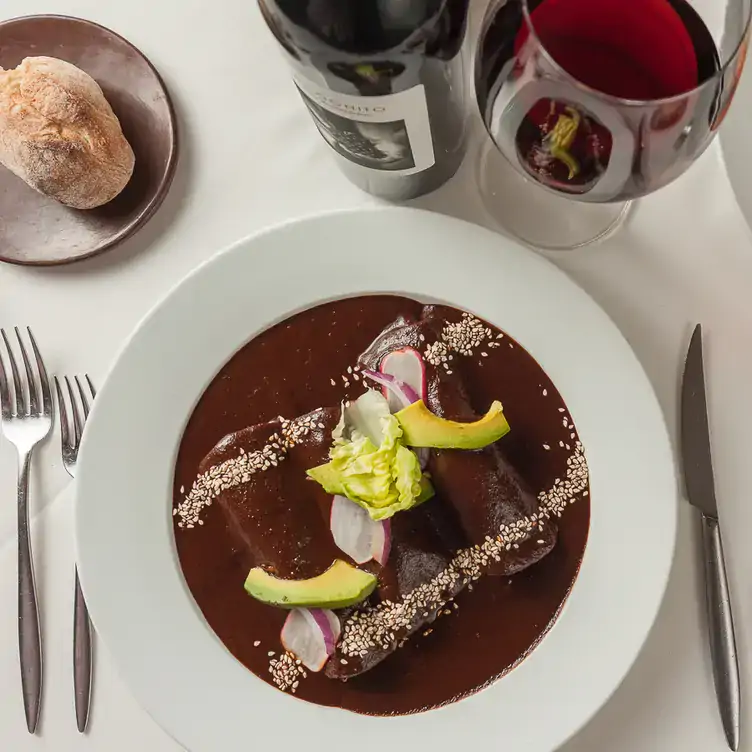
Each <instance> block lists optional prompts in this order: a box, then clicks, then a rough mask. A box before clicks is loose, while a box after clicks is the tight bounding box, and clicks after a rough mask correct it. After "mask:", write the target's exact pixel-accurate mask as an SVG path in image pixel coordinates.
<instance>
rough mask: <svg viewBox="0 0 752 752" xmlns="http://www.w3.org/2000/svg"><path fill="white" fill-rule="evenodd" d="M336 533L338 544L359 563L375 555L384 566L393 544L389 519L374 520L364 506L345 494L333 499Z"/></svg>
mask: <svg viewBox="0 0 752 752" xmlns="http://www.w3.org/2000/svg"><path fill="white" fill-rule="evenodd" d="M330 527H331V530H332V537H333V538H334V542H335V543H336V544H337V547H338V548H340V549H341V550H342V551H344V552H345V553H346V554H347V555H348V556H349V557H350V558H351V559H352V560H353V561H354V562H356V563H357V564H365V563H366V562H367V561H370V560H371V559H376V561H377V562H378V563H379V564H381V566H384V565H385V564H386V561H387V559H388V557H389V548H390V546H391V535H390V530H391V525H390V522H389V520H379V521H376V520H372V519H371V516H370V515H369V514H368V512H367V511H366V510H365V509H363V507H361V506H358V505H357V504H356V503H355V502H354V501H350V499H347V498H345V497H344V496H335V497H334V498H333V499H332V514H331V518H330Z"/></svg>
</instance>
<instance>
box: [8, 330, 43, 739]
mask: <svg viewBox="0 0 752 752" xmlns="http://www.w3.org/2000/svg"><path fill="white" fill-rule="evenodd" d="M15 331H16V338H17V339H18V346H19V348H20V350H21V357H22V358H23V365H24V371H25V376H26V378H25V380H24V379H22V378H21V375H20V374H19V369H18V367H17V365H16V359H15V357H14V355H13V350H12V348H11V346H10V342H9V340H8V336H7V335H6V333H5V330H4V329H0V336H2V339H3V342H4V343H5V349H6V352H7V356H8V363H9V364H10V374H11V378H10V379H9V378H8V374H7V372H6V370H5V367H4V366H3V359H2V357H1V356H0V418H1V419H2V420H1V422H2V429H3V433H4V434H5V437H6V438H7V439H8V441H10V443H11V444H13V445H14V446H15V447H16V450H17V452H18V647H19V657H20V659H21V688H22V692H23V702H24V712H25V713H26V726H27V728H28V729H29V733H31V734H33V733H34V732H35V731H36V728H37V723H38V721H39V709H40V707H41V700H42V638H41V635H40V632H39V609H38V608H37V594H36V588H35V585H34V563H33V560H32V556H31V540H30V537H29V503H28V502H29V468H30V467H31V456H32V453H33V451H34V447H36V445H37V444H38V443H39V442H40V441H42V439H44V438H45V437H46V436H47V434H48V433H49V432H50V429H51V428H52V395H51V393H50V382H49V379H48V377H47V370H46V369H45V367H44V362H43V361H42V356H41V355H40V353H39V348H38V347H37V343H36V341H35V340H34V335H33V334H32V333H31V329H29V328H28V327H27V330H26V331H27V332H28V334H29V341H30V342H31V347H32V350H33V352H34V358H35V360H36V365H37V372H38V379H37V375H36V374H35V373H34V371H33V369H32V367H31V361H30V360H29V357H28V355H27V354H26V348H25V347H24V342H23V339H22V338H21V333H20V332H19V331H18V327H16V329H15ZM11 382H12V384H11ZM25 394H26V395H28V401H27V400H26V398H25ZM40 398H41V408H40ZM14 402H15V407H14V404H13V403H14Z"/></svg>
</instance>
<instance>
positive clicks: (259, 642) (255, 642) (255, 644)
mask: <svg viewBox="0 0 752 752" xmlns="http://www.w3.org/2000/svg"><path fill="white" fill-rule="evenodd" d="M260 644H261V640H255V641H254V643H253V647H254V648H257V647H258V646H259V645H260Z"/></svg>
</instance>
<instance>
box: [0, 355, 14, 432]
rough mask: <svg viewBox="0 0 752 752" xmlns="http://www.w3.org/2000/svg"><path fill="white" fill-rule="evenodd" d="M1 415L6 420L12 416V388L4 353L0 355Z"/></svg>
mask: <svg viewBox="0 0 752 752" xmlns="http://www.w3.org/2000/svg"><path fill="white" fill-rule="evenodd" d="M0 415H2V416H3V419H5V420H7V419H8V418H10V416H11V409H10V390H9V389H8V377H7V375H6V373H5V366H4V365H3V356H2V355H0Z"/></svg>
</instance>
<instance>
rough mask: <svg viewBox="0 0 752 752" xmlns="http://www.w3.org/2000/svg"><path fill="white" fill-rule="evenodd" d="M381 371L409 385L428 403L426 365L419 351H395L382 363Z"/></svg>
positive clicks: (408, 348)
mask: <svg viewBox="0 0 752 752" xmlns="http://www.w3.org/2000/svg"><path fill="white" fill-rule="evenodd" d="M379 370H380V371H381V373H383V374H386V375H387V376H394V378H395V379H397V380H398V381H401V382H402V383H403V384H407V386H409V387H411V388H412V390H413V391H414V392H416V393H417V394H418V395H419V397H420V399H422V400H423V401H424V402H425V401H426V364H425V363H424V362H423V356H422V355H421V354H420V353H419V352H418V351H417V350H415V349H413V348H412V347H403V348H402V349H401V350H393V351H392V352H390V353H389V354H388V355H386V356H385V357H384V359H383V360H382V361H381V366H380V367H379ZM390 407H391V404H390Z"/></svg>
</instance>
